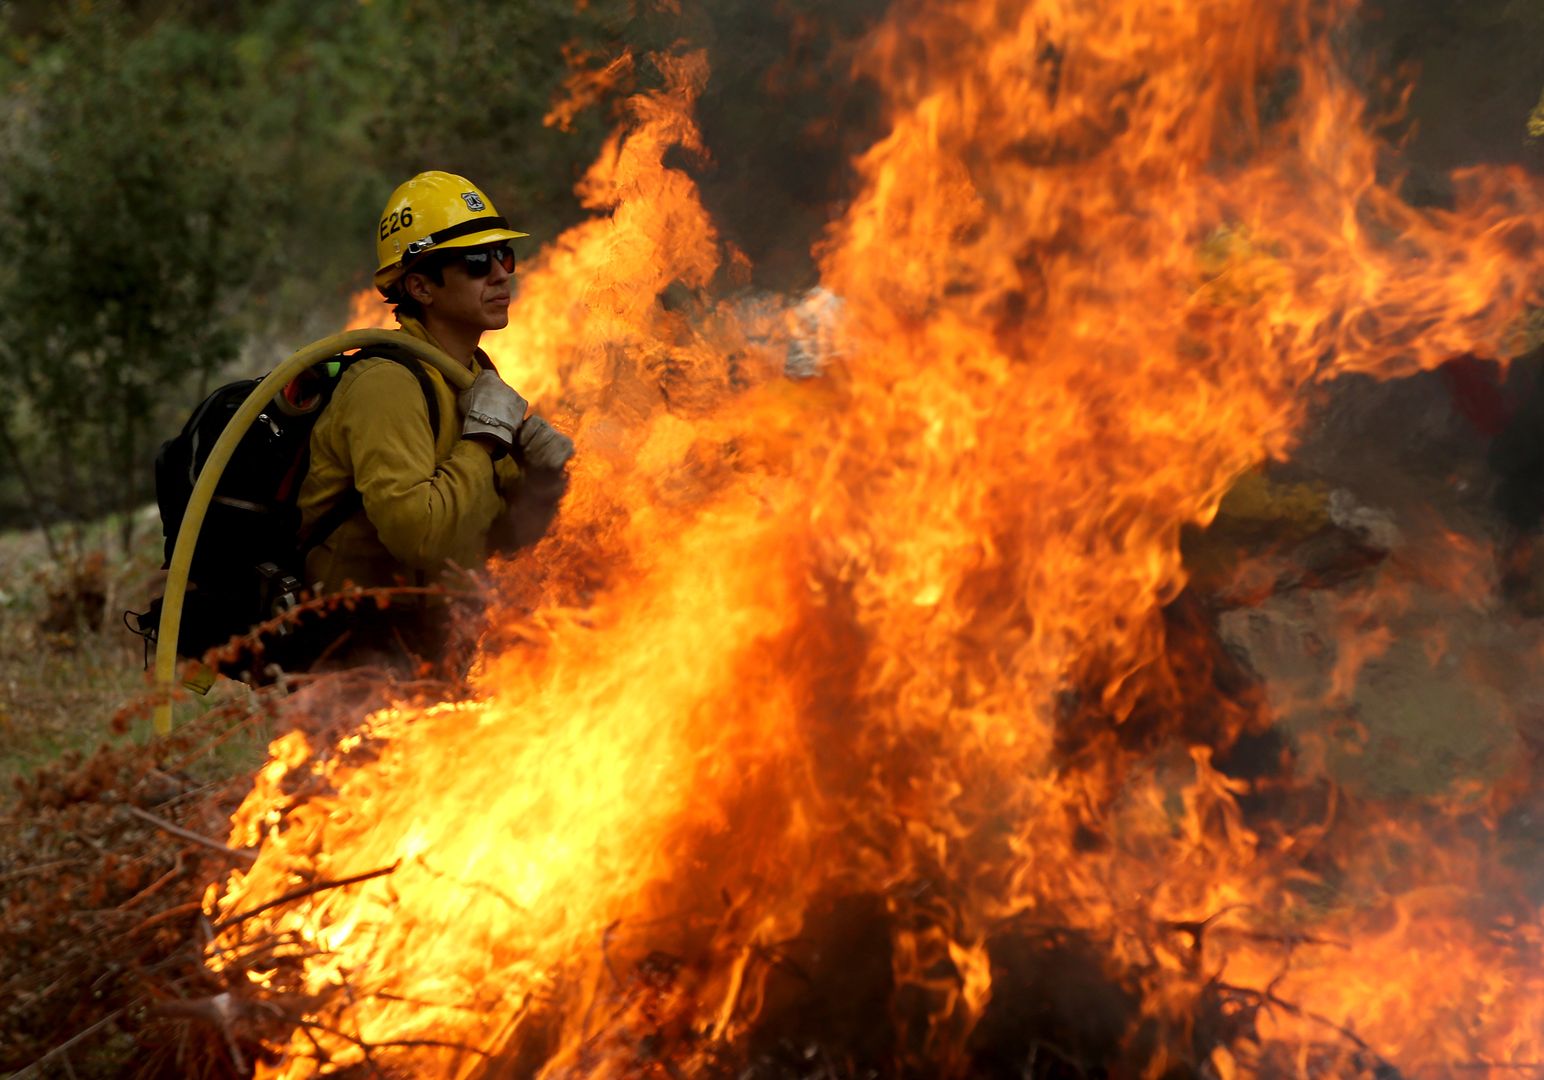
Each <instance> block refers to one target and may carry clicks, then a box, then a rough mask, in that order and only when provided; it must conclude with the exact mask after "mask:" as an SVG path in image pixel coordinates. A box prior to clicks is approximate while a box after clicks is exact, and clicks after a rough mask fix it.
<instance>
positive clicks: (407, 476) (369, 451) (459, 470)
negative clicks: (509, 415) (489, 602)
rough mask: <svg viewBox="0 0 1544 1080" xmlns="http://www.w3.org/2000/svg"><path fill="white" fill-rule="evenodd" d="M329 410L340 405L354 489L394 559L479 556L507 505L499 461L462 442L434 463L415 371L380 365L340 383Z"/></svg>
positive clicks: (421, 566) (421, 561)
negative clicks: (497, 474)
mask: <svg viewBox="0 0 1544 1080" xmlns="http://www.w3.org/2000/svg"><path fill="white" fill-rule="evenodd" d="M340 406H341V408H340ZM328 409H329V411H332V410H334V409H336V410H338V417H339V435H340V437H341V442H342V445H343V448H344V453H345V455H346V456H347V458H348V459H349V460H348V464H349V467H350V468H351V470H352V472H353V474H354V486H355V487H357V488H358V489H359V494H360V496H361V497H362V498H363V500H364V509H365V515H366V516H367V517H368V518H369V519H370V523H371V524H372V525H374V526H375V529H376V532H377V533H379V534H380V538H381V543H383V544H384V545H385V546H386V550H387V551H389V552H391V554H392V557H393V558H396V559H398V560H399V561H401V562H402V563H404V564H406V565H408V566H411V567H413V568H414V569H417V570H437V569H439V568H441V567H442V566H443V565H444V563H445V560H446V559H456V560H457V561H458V562H467V561H470V560H474V559H476V558H478V557H480V553H481V549H482V546H483V543H484V541H485V539H486V537H487V533H488V529H489V528H490V527H491V526H492V524H493V522H494V519H495V518H497V517H498V515H499V512H500V511H501V510H502V509H503V505H504V501H503V499H502V498H500V496H499V493H498V490H497V489H496V488H495V486H494V484H495V479H494V474H493V463H492V461H491V460H490V459H489V457H488V455H487V454H486V453H484V452H483V451H482V450H480V449H479V448H478V447H476V446H474V445H473V444H472V443H469V442H466V441H464V440H459V439H458V440H457V441H456V443H455V446H454V447H453V449H452V450H451V453H450V456H449V457H448V458H446V459H445V460H443V461H436V460H435V452H434V439H433V434H432V432H431V431H430V429H429V413H428V410H427V409H426V408H425V407H424V400H423V391H422V390H421V389H420V388H419V385H418V380H417V379H415V378H414V377H413V374H412V373H411V372H410V371H408V370H407V369H406V368H404V367H403V366H402V365H400V364H394V363H389V362H381V363H379V364H373V365H371V366H370V367H369V368H367V369H363V370H361V371H359V372H358V374H357V375H356V377H355V378H354V379H353V380H352V381H351V384H350V385H348V386H340V387H339V389H338V393H337V395H336V397H335V398H334V399H333V402H332V404H331V405H329V406H328ZM442 422H444V420H443V419H442Z"/></svg>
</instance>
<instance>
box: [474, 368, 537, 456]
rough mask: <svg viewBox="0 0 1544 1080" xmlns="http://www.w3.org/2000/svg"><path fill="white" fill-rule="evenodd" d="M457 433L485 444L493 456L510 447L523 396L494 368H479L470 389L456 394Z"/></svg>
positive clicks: (522, 411)
mask: <svg viewBox="0 0 1544 1080" xmlns="http://www.w3.org/2000/svg"><path fill="white" fill-rule="evenodd" d="M459 400H460V404H461V413H462V416H463V417H464V419H463V420H462V422H461V437H462V438H464V439H473V440H475V441H477V442H479V443H482V444H483V445H484V446H486V447H487V448H488V450H489V451H490V452H491V453H492V454H493V456H494V457H496V458H498V457H503V456H504V455H505V454H507V453H508V452H509V451H510V450H512V449H514V446H515V437H516V433H517V432H519V431H520V426H521V421H522V420H524V419H525V407H526V400H525V398H523V397H521V396H520V395H519V394H517V393H516V392H515V391H514V390H512V389H510V387H509V385H508V384H507V383H506V382H505V381H504V380H503V379H501V378H499V375H498V372H496V371H480V372H478V374H477V378H476V379H474V380H473V381H472V387H471V389H470V390H464V391H462V393H461V397H460V399H459Z"/></svg>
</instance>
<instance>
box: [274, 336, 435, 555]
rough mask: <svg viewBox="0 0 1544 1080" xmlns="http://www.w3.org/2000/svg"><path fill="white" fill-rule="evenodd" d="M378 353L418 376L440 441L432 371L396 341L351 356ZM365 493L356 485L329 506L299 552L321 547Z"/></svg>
mask: <svg viewBox="0 0 1544 1080" xmlns="http://www.w3.org/2000/svg"><path fill="white" fill-rule="evenodd" d="M371 356H377V357H380V358H381V359H382V360H390V361H392V362H393V363H396V364H401V365H402V366H403V367H405V368H407V369H408V370H409V371H411V372H412V373H413V376H414V378H416V379H417V380H418V388H419V389H420V390H422V391H423V394H424V407H425V408H426V409H427V410H428V411H429V431H430V434H431V437H432V439H433V441H434V442H439V441H440V402H439V397H438V396H437V395H436V394H435V392H434V383H433V382H431V381H430V379H429V373H428V372H427V371H425V370H424V368H423V365H422V364H420V363H419V362H418V358H417V357H416V356H414V355H413V354H412V353H411V352H409V351H408V350H406V349H403V348H400V347H398V346H395V345H375V346H372V347H371V349H370V351H369V352H358V353H355V354H354V355H353V356H352V357H350V358H349V363H351V364H352V363H354V362H355V361H358V360H363V359H365V358H367V357H371ZM364 505H365V497H364V496H363V495H361V494H360V493H359V489H358V488H357V487H353V488H350V489H349V490H348V491H346V492H344V493H343V495H342V497H341V498H339V499H338V501H337V502H335V503H333V504H332V506H331V507H329V508H328V510H327V512H326V513H325V514H323V515H322V516H321V517H319V518H317V519H316V524H315V525H313V526H312V527H311V530H310V532H308V533H307V534H306V535H305V536H303V537H301V540H300V549H299V553H300V556H301V557H302V558H304V557H305V555H306V554H307V553H308V552H309V551H310V550H311V549H312V548H314V547H320V546H321V545H322V544H324V543H326V542H327V540H328V538H329V537H331V536H332V534H333V533H335V532H337V531H338V528H339V527H340V526H341V525H342V524H343V523H344V522H345V521H347V520H348V519H349V518H351V517H353V516H354V515H355V514H357V513H359V511H360V510H362V509H364Z"/></svg>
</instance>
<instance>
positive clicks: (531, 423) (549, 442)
mask: <svg viewBox="0 0 1544 1080" xmlns="http://www.w3.org/2000/svg"><path fill="white" fill-rule="evenodd" d="M573 456H574V440H572V439H570V438H569V437H568V436H567V435H564V434H563V433H562V432H561V431H559V430H558V429H557V428H555V427H553V426H552V425H551V424H549V423H547V421H545V420H543V419H542V418H541V417H539V416H533V417H531V418H530V419H529V420H527V421H526V422H525V424H524V425H523V426H522V427H521V428H520V454H519V457H520V460H521V461H522V462H523V463H524V464H526V465H528V466H530V467H531V468H533V469H561V468H562V467H563V466H564V465H565V464H567V462H568V459H569V458H571V457H573Z"/></svg>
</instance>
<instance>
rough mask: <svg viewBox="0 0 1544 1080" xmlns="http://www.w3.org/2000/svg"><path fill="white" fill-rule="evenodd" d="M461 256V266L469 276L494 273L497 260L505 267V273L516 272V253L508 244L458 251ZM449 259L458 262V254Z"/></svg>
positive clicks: (480, 276) (478, 276) (483, 276)
mask: <svg viewBox="0 0 1544 1080" xmlns="http://www.w3.org/2000/svg"><path fill="white" fill-rule="evenodd" d="M457 254H458V255H459V256H460V259H459V261H460V263H461V268H462V269H463V270H465V271H466V276H467V277H469V278H485V277H487V276H488V275H489V274H491V273H493V264H494V262H495V261H497V262H498V264H499V265H500V266H502V267H503V268H504V273H506V274H513V273H514V272H515V253H514V252H513V251H511V250H510V247H509V245H508V244H496V245H494V246H493V247H483V248H473V249H472V250H471V251H462V252H458V253H457ZM449 261H451V262H456V261H457V259H456V256H454V255H452V256H450V257H449Z"/></svg>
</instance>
